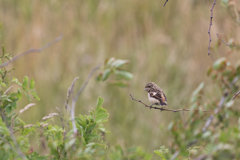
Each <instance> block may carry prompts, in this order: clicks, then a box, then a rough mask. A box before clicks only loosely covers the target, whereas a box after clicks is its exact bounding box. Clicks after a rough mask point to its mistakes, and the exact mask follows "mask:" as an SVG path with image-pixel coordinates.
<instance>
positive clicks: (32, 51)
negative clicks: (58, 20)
mask: <svg viewBox="0 0 240 160" xmlns="http://www.w3.org/2000/svg"><path fill="white" fill-rule="evenodd" d="M61 39H62V35H60V36H59V37H58V38H56V39H54V40H53V41H52V42H50V43H48V44H46V45H45V46H43V47H41V48H38V49H35V48H32V49H29V50H27V51H25V52H23V53H21V54H19V55H17V56H15V57H13V58H12V59H11V60H9V61H8V62H5V63H3V64H1V65H0V68H3V67H6V66H7V65H9V64H10V63H12V62H14V61H16V60H18V59H19V58H21V57H23V56H25V55H27V54H30V53H39V52H42V51H43V50H45V49H46V48H48V47H50V46H52V45H53V44H55V43H57V42H58V41H60V40H61Z"/></svg>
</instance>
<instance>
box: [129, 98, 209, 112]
mask: <svg viewBox="0 0 240 160" xmlns="http://www.w3.org/2000/svg"><path fill="white" fill-rule="evenodd" d="M130 96H131V98H132V100H134V101H137V102H140V103H142V104H143V105H144V106H145V107H149V108H150V109H151V108H153V109H159V110H161V111H170V112H180V111H191V110H190V109H184V108H183V109H177V110H174V109H166V108H158V107H151V106H149V105H146V104H145V103H143V102H142V101H141V100H137V99H135V98H133V96H132V95H131V94H130ZM194 111H202V112H210V111H207V110H200V109H196V110H194Z"/></svg>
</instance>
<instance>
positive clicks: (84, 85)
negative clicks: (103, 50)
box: [73, 64, 101, 101]
mask: <svg viewBox="0 0 240 160" xmlns="http://www.w3.org/2000/svg"><path fill="white" fill-rule="evenodd" d="M100 66H101V64H99V65H98V66H97V67H95V68H93V69H92V71H91V72H90V73H89V75H88V78H87V80H86V81H85V82H84V84H83V85H82V87H81V88H80V89H79V91H78V93H77V95H76V96H75V98H74V99H73V100H74V101H77V99H78V97H79V96H80V94H81V93H82V91H83V90H84V88H85V87H86V85H87V84H88V82H89V80H90V78H91V76H92V74H93V73H94V72H95V71H96V70H98V69H99V68H100Z"/></svg>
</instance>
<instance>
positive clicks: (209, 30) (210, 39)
mask: <svg viewBox="0 0 240 160" xmlns="http://www.w3.org/2000/svg"><path fill="white" fill-rule="evenodd" d="M215 4H216V0H214V2H213V5H212V8H211V10H210V11H211V17H210V24H209V29H208V34H209V43H208V55H210V43H211V41H212V38H211V26H212V19H213V7H214V6H215Z"/></svg>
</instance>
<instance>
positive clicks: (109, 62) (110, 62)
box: [106, 57, 115, 67]
mask: <svg viewBox="0 0 240 160" xmlns="http://www.w3.org/2000/svg"><path fill="white" fill-rule="evenodd" d="M113 61H115V58H114V57H112V58H110V59H109V60H107V62H106V66H107V67H108V66H110V65H111V64H112V62H113Z"/></svg>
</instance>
